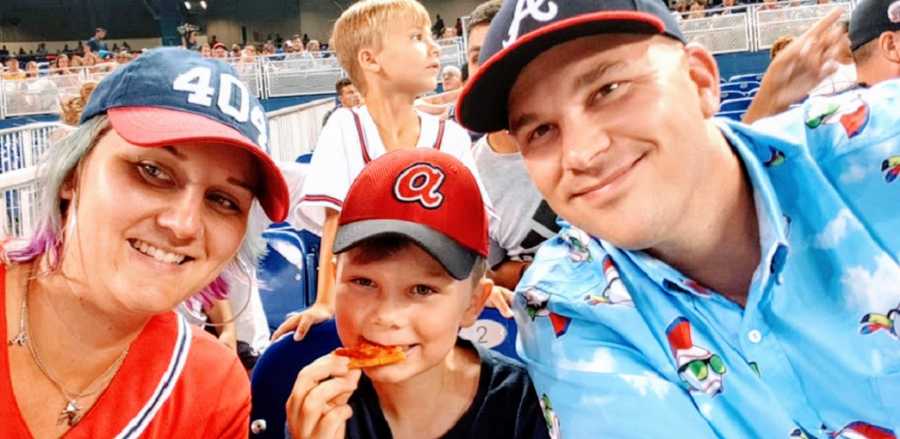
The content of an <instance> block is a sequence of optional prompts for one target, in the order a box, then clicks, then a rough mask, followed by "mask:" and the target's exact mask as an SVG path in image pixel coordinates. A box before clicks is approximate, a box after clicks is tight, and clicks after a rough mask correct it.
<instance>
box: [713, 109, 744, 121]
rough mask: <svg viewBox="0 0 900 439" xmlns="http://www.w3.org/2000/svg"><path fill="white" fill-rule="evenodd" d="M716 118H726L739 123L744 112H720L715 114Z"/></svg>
mask: <svg viewBox="0 0 900 439" xmlns="http://www.w3.org/2000/svg"><path fill="white" fill-rule="evenodd" d="M716 116H719V117H727V118H729V119H731V120H734V121H737V122H740V121H741V118H742V117H744V110H738V111H720V112H719V113H716Z"/></svg>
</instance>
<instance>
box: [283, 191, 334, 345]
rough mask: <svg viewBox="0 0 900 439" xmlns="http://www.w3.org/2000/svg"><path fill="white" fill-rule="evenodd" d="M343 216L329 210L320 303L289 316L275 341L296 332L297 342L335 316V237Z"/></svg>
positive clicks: (324, 229) (321, 260) (321, 263)
mask: <svg viewBox="0 0 900 439" xmlns="http://www.w3.org/2000/svg"><path fill="white" fill-rule="evenodd" d="M339 217H340V213H339V212H338V211H336V210H334V209H329V208H326V209H325V224H324V225H323V226H322V243H321V246H320V247H319V276H318V278H319V279H318V285H317V287H316V288H317V289H316V303H314V304H313V305H312V306H310V307H309V308H306V309H305V310H303V311H301V312H299V313H297V314H294V315H292V316H290V317H288V318H287V319H286V320H285V321H284V323H282V324H281V326H279V327H278V329H277V330H275V333H274V334H272V340H275V339H277V338H278V337H281V336H282V335H283V334H286V333H288V332H290V331H294V340H297V341H300V340H303V337H305V336H306V333H307V332H308V331H309V328H311V327H312V326H313V325H315V324H316V323H321V322H324V321H325V320H328V319H330V318H331V317H332V316H333V315H334V261H333V259H334V253H332V247H333V245H334V235H335V234H336V233H337V225H338V218H339Z"/></svg>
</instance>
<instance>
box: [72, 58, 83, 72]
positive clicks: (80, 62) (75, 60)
mask: <svg viewBox="0 0 900 439" xmlns="http://www.w3.org/2000/svg"><path fill="white" fill-rule="evenodd" d="M69 65H70V66H71V67H72V68H73V69H74V68H76V67H83V66H84V58H82V57H80V56H78V55H72V59H71V60H69ZM73 73H74V72H73Z"/></svg>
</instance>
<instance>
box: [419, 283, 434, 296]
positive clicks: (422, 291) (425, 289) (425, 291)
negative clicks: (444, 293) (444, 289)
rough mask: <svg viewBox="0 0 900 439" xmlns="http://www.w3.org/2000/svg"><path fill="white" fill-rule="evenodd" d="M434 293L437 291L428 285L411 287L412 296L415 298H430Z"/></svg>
mask: <svg viewBox="0 0 900 439" xmlns="http://www.w3.org/2000/svg"><path fill="white" fill-rule="evenodd" d="M434 293H437V290H435V289H434V288H431V287H429V286H428V285H416V286H414V287H413V294H415V295H417V296H430V295H432V294H434Z"/></svg>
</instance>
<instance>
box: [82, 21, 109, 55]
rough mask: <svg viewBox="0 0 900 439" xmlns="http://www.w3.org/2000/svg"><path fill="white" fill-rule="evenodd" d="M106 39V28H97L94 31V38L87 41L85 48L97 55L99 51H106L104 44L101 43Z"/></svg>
mask: <svg viewBox="0 0 900 439" xmlns="http://www.w3.org/2000/svg"><path fill="white" fill-rule="evenodd" d="M104 39H106V28H104V27H102V26H101V27H98V28H97V29H94V36H93V37H91V38H90V39H89V40H87V44H86V46H87V47H89V48H90V49H91V52H94V53H97V52H99V51H101V50H108V49H107V48H106V42H105V41H103V40H104Z"/></svg>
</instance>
